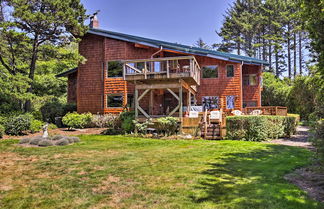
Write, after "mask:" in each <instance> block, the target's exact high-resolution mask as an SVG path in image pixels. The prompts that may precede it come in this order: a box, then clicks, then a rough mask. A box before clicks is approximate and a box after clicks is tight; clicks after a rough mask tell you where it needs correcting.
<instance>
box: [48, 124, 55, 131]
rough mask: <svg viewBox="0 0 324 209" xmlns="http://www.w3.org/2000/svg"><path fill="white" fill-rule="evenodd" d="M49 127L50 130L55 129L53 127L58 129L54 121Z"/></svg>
mask: <svg viewBox="0 0 324 209" xmlns="http://www.w3.org/2000/svg"><path fill="white" fill-rule="evenodd" d="M47 128H48V130H53V129H57V126H56V125H55V124H53V123H50V124H49V125H48V127H47Z"/></svg>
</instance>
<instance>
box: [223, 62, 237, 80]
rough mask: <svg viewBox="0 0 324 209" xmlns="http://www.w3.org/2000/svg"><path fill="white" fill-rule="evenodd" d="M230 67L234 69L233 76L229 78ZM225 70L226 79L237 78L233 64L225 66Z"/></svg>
mask: <svg viewBox="0 0 324 209" xmlns="http://www.w3.org/2000/svg"><path fill="white" fill-rule="evenodd" d="M228 66H232V67H233V76H228V69H227V67H228ZM225 69H226V78H234V77H235V67H234V65H233V64H227V65H226V66H225Z"/></svg>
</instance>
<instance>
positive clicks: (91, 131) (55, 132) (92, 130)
mask: <svg viewBox="0 0 324 209" xmlns="http://www.w3.org/2000/svg"><path fill="white" fill-rule="evenodd" d="M103 130H106V128H84V129H75V130H69V129H67V128H57V129H53V130H50V131H49V133H50V134H51V135H63V136H77V135H92V134H100V133H101V132H102V131H103ZM41 135H42V133H41V132H38V133H33V134H32V133H29V134H27V135H23V136H10V135H4V137H3V139H23V138H26V137H35V136H41ZM0 140H1V139H0Z"/></svg>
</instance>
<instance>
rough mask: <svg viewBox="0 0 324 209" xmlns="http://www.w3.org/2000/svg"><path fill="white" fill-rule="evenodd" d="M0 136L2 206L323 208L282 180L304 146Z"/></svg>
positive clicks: (302, 159) (305, 158)
mask: <svg viewBox="0 0 324 209" xmlns="http://www.w3.org/2000/svg"><path fill="white" fill-rule="evenodd" d="M80 138H81V139H82V141H81V142H80V143H77V144H74V145H69V146H66V147H48V148H27V147H19V146H16V145H15V144H16V143H17V140H2V141H0V208H10V209H14V208H275V209H278V208H285V209H286V208H294V209H295V208H307V209H310V208H322V207H324V206H323V205H319V203H317V202H315V201H312V200H311V199H309V198H308V197H307V196H306V194H305V193H304V192H303V191H301V190H299V189H298V188H297V187H296V186H294V185H292V184H289V183H288V182H287V181H286V180H284V178H283V177H284V175H285V174H287V173H289V172H291V171H292V170H294V168H297V167H300V166H303V165H305V164H307V163H309V158H310V157H311V155H312V154H311V153H310V152H309V151H307V150H305V149H302V148H296V147H288V146H280V145H271V144H265V143H258V142H243V141H203V140H196V141H190V140H154V139H142V138H126V137H122V136H97V135H90V136H81V137H80Z"/></svg>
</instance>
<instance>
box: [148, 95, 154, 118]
mask: <svg viewBox="0 0 324 209" xmlns="http://www.w3.org/2000/svg"><path fill="white" fill-rule="evenodd" d="M153 93H154V92H153V89H151V91H150V102H149V114H150V115H153V107H154V104H153V103H154V95H153Z"/></svg>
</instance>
